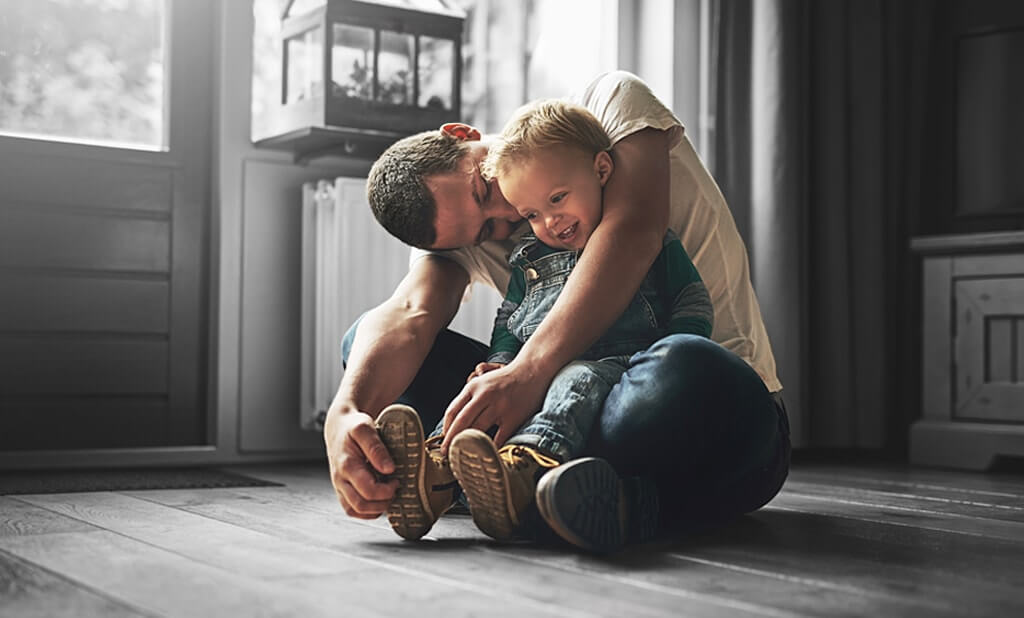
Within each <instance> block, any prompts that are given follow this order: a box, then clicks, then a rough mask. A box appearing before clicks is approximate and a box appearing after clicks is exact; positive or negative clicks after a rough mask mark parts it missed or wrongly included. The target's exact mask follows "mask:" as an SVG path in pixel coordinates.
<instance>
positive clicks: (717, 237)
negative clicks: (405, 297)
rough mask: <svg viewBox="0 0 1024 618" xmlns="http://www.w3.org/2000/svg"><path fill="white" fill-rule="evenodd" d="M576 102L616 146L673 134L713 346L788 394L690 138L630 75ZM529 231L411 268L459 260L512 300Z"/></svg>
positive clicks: (738, 242) (686, 226)
mask: <svg viewBox="0 0 1024 618" xmlns="http://www.w3.org/2000/svg"><path fill="white" fill-rule="evenodd" d="M570 99H571V100H572V101H573V102H575V103H578V104H580V105H583V106H584V107H586V108H587V109H589V110H590V112H591V113H592V114H594V116H596V117H597V119H598V120H599V121H601V124H602V126H604V128H605V130H606V131H607V132H608V135H609V137H611V140H612V144H614V143H616V142H617V141H619V140H621V139H622V138H624V137H626V136H628V135H630V134H632V133H635V132H637V131H640V130H642V129H645V128H648V127H651V128H655V129H661V130H666V131H669V132H670V134H671V142H670V144H671V150H670V151H669V165H670V171H671V195H670V201H671V203H670V205H669V209H670V210H669V227H671V228H672V230H673V231H674V232H675V233H676V235H677V236H679V239H680V240H681V241H682V243H683V247H685V248H686V252H687V253H688V254H689V255H690V259H691V260H693V263H694V264H695V265H696V266H697V271H698V272H700V276H701V279H703V280H704V285H705V286H706V287H707V289H708V293H709V294H710V295H711V303H712V304H713V305H714V308H715V324H714V330H713V331H712V333H711V338H712V340H714V341H716V342H718V343H719V344H721V345H722V346H724V347H725V348H727V349H729V350H731V351H732V352H734V353H735V354H736V355H738V356H740V357H741V358H743V359H744V360H746V361H747V362H748V363H749V364H750V365H751V366H752V367H753V368H754V370H755V371H757V373H758V374H759V375H760V376H761V379H762V380H764V383H765V385H766V386H767V387H768V390H769V391H772V392H776V391H780V390H782V384H781V383H780V382H779V379H778V377H777V376H776V375H775V357H774V356H773V355H772V348H771V344H770V343H769V341H768V334H767V333H766V332H765V328H764V321H763V320H762V319H761V308H760V306H759V305H758V303H757V296H756V295H755V294H754V288H753V286H752V285H751V283H750V268H749V264H748V260H747V248H746V246H745V245H744V244H743V239H742V238H741V237H740V235H739V232H738V231H737V229H736V223H735V222H734V221H733V218H732V213H730V212H729V207H728V206H727V205H726V203H725V198H724V197H723V196H722V193H721V191H720V190H719V189H718V185H717V184H715V181H714V179H713V178H711V175H710V174H709V173H708V171H707V169H706V168H705V167H704V164H703V162H701V160H700V157H699V156H698V155H697V153H696V151H694V149H693V146H692V145H691V144H690V140H689V139H688V138H687V137H686V135H685V134H684V132H683V125H682V123H680V122H679V119H678V118H676V117H675V115H674V114H673V113H672V111H671V110H669V109H668V108H667V107H665V105H664V104H663V103H662V102H661V101H659V100H658V98H657V97H655V96H654V94H653V93H652V92H651V90H650V88H648V87H647V84H645V83H644V82H643V81H642V80H641V79H640V78H638V77H637V76H635V75H633V74H631V73H627V72H625V71H614V72H611V73H605V74H604V75H601V76H599V77H597V78H596V79H595V80H594V81H593V82H591V83H590V85H589V86H587V88H586V89H585V90H584V91H583V92H582V93H580V94H578V95H576V96H573V97H570ZM644 206H646V204H637V207H644ZM529 229H530V226H529V225H528V224H526V223H523V224H522V225H521V226H520V227H519V228H518V229H517V230H516V233H515V234H513V235H512V237H511V238H509V239H508V240H504V241H486V242H484V243H481V244H480V245H478V246H475V247H466V248H463V249H454V250H449V251H437V252H433V251H422V250H419V249H413V251H412V254H411V255H410V258H409V262H410V264H411V263H412V262H413V261H415V260H416V259H419V258H420V257H422V256H424V255H427V254H436V255H440V256H443V257H446V258H449V259H452V260H455V261H456V262H457V263H459V264H460V265H462V267H463V268H465V269H466V272H468V273H469V277H470V282H471V284H472V283H483V284H485V285H489V286H491V287H493V288H495V289H496V290H498V292H499V293H500V294H502V295H504V294H505V290H506V289H507V288H508V281H509V277H510V272H511V267H510V266H509V265H508V256H509V253H510V252H511V250H512V247H513V246H514V245H515V243H516V240H518V238H519V236H521V235H522V234H523V233H525V232H526V231H528V230H529Z"/></svg>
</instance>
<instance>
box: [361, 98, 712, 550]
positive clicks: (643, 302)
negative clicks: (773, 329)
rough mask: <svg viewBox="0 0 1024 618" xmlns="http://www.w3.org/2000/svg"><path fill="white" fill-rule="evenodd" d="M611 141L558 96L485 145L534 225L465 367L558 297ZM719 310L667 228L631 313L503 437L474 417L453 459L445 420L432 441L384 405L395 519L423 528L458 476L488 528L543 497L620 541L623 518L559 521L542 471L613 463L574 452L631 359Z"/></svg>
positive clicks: (409, 418) (568, 532)
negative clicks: (609, 523)
mask: <svg viewBox="0 0 1024 618" xmlns="http://www.w3.org/2000/svg"><path fill="white" fill-rule="evenodd" d="M610 147H611V143H610V140H609V138H608V136H607V134H606V133H605V132H604V130H603V129H602V128H601V125H600V124H599V123H598V121H597V119H596V118H594V117H593V116H592V115H591V114H590V112H588V111H587V110H586V109H584V108H582V107H579V106H576V105H572V104H570V103H567V102H564V101H559V100H549V101H540V102H536V103H533V104H529V105H526V106H524V107H523V108H521V109H520V110H519V111H518V112H517V113H516V114H515V115H514V117H513V118H512V120H511V121H510V122H509V124H508V125H506V127H505V129H504V131H503V132H502V135H501V140H500V141H499V142H498V143H497V144H496V145H494V146H492V147H491V149H490V150H489V152H488V155H487V158H486V159H485V161H484V163H483V173H484V174H485V175H487V176H489V177H492V178H495V179H496V180H497V182H498V184H499V186H500V188H501V191H502V193H503V194H504V195H505V197H506V198H507V199H508V201H509V203H510V204H512V205H513V206H514V207H515V208H516V210H517V211H518V212H519V214H520V215H521V216H522V217H523V218H525V219H527V220H528V221H529V223H530V227H531V229H532V232H533V233H532V234H528V235H526V236H524V237H523V238H522V240H521V241H520V242H519V243H518V244H517V245H516V247H515V249H514V251H513V252H512V254H511V256H510V258H509V263H510V264H511V265H512V267H513V269H512V278H511V281H510V283H509V287H508V292H507V294H506V296H505V299H504V301H503V302H502V305H501V307H500V308H499V310H498V315H497V319H496V320H495V327H494V331H493V333H492V337H491V348H490V354H489V356H488V359H487V362H486V363H481V364H479V365H478V366H477V367H476V370H475V371H474V372H473V374H472V375H471V376H470V379H472V378H473V377H475V376H478V375H481V374H483V373H485V372H487V371H492V370H494V369H497V368H498V367H501V366H502V365H504V364H507V363H508V362H510V361H511V360H512V359H513V358H515V355H516V353H517V352H518V350H519V349H520V348H521V347H522V345H523V343H525V342H526V340H527V339H529V337H530V336H531V335H532V334H533V332H534V331H535V330H536V328H537V327H538V326H539V325H540V323H541V321H542V320H543V319H544V317H545V316H546V315H547V313H548V311H549V310H550V308H551V307H552V306H553V305H554V303H555V299H556V298H557V297H558V295H559V293H560V292H561V290H562V288H563V287H564V285H565V282H566V280H567V279H568V277H569V274H570V273H571V272H572V269H573V267H574V266H575V264H576V262H577V260H578V259H579V256H580V254H581V253H582V252H583V251H584V250H585V247H586V244H587V240H588V239H589V238H590V235H591V234H592V233H593V231H594V229H595V228H596V227H597V225H598V224H599V223H600V221H601V216H602V190H603V187H604V185H605V183H607V181H608V179H609V178H610V177H611V175H612V173H613V172H614V162H613V160H612V157H611V154H610ZM712 316H713V311H712V307H711V301H710V299H709V297H708V294H707V290H706V289H705V287H704V284H703V282H702V281H701V279H700V276H699V274H698V273H697V270H696V268H695V267H694V266H693V263H692V262H691V261H690V259H689V257H688V256H687V255H686V251H685V250H684V249H683V247H682V245H681V244H680V242H679V240H678V238H676V236H675V234H673V233H672V232H671V231H668V232H667V233H666V234H665V238H664V242H663V247H662V251H661V254H660V255H659V256H658V258H657V259H656V261H655V262H654V264H653V266H652V267H651V269H650V271H649V272H648V274H647V277H646V278H645V279H644V281H643V283H642V284H641V287H640V290H639V291H638V292H637V294H636V295H635V296H634V298H633V300H632V301H631V303H630V305H629V306H628V308H627V309H626V310H625V312H624V313H623V314H622V315H621V316H620V317H619V319H618V320H617V321H616V322H615V323H614V324H613V325H612V326H611V327H610V328H609V329H608V331H607V332H606V333H605V334H604V335H603V336H602V337H601V338H600V339H599V340H598V341H597V342H596V343H595V344H594V345H593V346H591V348H590V349H588V350H587V351H586V352H585V353H584V354H583V355H582V356H581V357H580V359H579V360H577V361H574V362H572V363H570V364H569V365H567V366H566V367H565V368H564V369H562V371H561V372H559V373H558V374H557V375H556V376H555V378H554V380H553V381H552V383H551V386H550V387H549V389H548V392H547V395H546V397H545V400H544V403H543V406H542V408H541V410H540V411H538V412H537V413H536V414H534V415H533V416H532V417H531V418H529V419H528V420H527V421H526V422H525V423H524V424H523V426H521V427H520V428H519V429H518V430H517V431H516V432H515V434H514V435H513V436H512V437H510V438H509V439H508V440H507V442H506V443H505V444H504V445H503V446H502V447H501V448H498V447H497V446H496V445H495V444H494V442H493V440H492V439H491V437H490V436H489V435H487V434H486V433H484V432H482V431H479V430H476V429H467V430H465V431H463V432H461V433H460V434H459V435H457V436H455V437H454V439H453V440H452V442H451V448H450V453H449V454H450V460H451V461H450V469H449V466H448V462H447V461H445V459H444V458H443V457H441V455H440V452H439V449H438V448H437V446H439V439H440V433H441V431H442V429H443V427H442V425H443V421H442V425H439V426H438V428H437V429H436V430H435V431H434V437H432V438H430V440H428V441H426V443H424V442H423V437H422V436H423V430H422V428H421V427H419V420H418V416H417V415H416V413H415V412H414V411H412V410H411V409H410V408H407V407H405V406H392V407H390V408H388V409H387V410H385V411H384V412H383V413H382V414H381V415H380V417H379V418H378V427H379V428H380V432H381V434H382V437H383V439H384V442H385V444H386V445H387V446H388V448H389V450H390V452H391V454H392V457H393V458H394V459H395V463H396V477H397V478H399V481H400V485H399V489H398V492H397V493H396V498H395V500H394V501H393V502H392V505H391V507H390V508H389V520H390V521H391V523H392V525H393V526H394V528H395V530H396V531H397V532H398V534H400V535H401V536H403V537H405V538H419V536H422V534H425V533H426V531H427V530H429V528H430V526H431V525H433V523H434V521H436V519H437V517H438V516H440V514H441V512H443V510H444V509H446V508H447V507H448V506H450V505H451V503H452V501H453V499H454V495H455V481H457V483H458V485H459V486H461V488H462V491H463V492H465V496H466V498H467V500H468V502H469V508H470V512H471V514H472V515H473V521H474V523H476V525H477V527H478V528H480V530H481V531H483V532H484V533H485V534H487V535H488V536H491V537H492V538H495V539H498V540H508V539H511V538H512V537H513V536H514V534H515V533H516V531H517V529H519V528H520V527H521V526H522V525H523V524H524V523H525V521H526V517H527V513H528V511H529V510H530V509H531V507H532V505H533V504H534V502H535V500H536V502H537V507H538V509H539V511H540V515H541V516H543V517H544V519H545V520H546V521H547V523H548V524H549V525H551V527H552V528H553V529H554V530H555V532H557V533H558V534H559V535H560V536H562V537H563V538H566V540H569V541H570V542H573V543H574V544H576V545H579V546H583V547H586V548H588V549H594V550H598V551H604V550H609V549H614V548H615V547H617V546H618V545H620V544H621V542H622V539H621V535H620V534H618V532H619V531H612V532H610V533H609V535H610V536H609V535H602V534H600V533H597V532H595V533H594V534H584V535H579V534H576V533H574V530H575V528H576V526H578V523H573V522H565V521H560V518H559V516H558V512H559V509H557V508H555V505H554V504H553V502H552V501H553V500H554V499H555V498H554V496H550V495H547V494H545V492H544V484H543V483H542V484H541V486H540V489H539V490H538V482H539V481H540V480H541V477H542V476H544V475H545V474H546V473H547V472H549V471H551V470H553V469H557V471H556V472H555V474H561V473H575V474H579V475H580V478H581V479H584V478H591V479H604V478H607V477H609V475H611V474H613V472H611V471H610V466H608V464H606V463H605V462H603V461H601V460H596V459H593V458H589V459H583V460H577V459H576V458H577V457H579V455H580V454H581V453H582V451H583V448H584V447H585V445H586V443H587V439H588V437H589V435H590V431H591V428H592V426H593V424H594V421H595V420H596V418H597V416H598V414H599V412H600V410H601V407H602V406H603V405H604V401H605V398H606V397H607V395H608V393H609V392H610V391H611V389H612V387H613V386H614V385H615V384H616V383H617V382H618V381H619V379H620V377H621V376H622V374H623V373H624V372H625V371H626V369H627V368H628V367H629V358H630V357H631V356H632V355H633V354H635V353H636V352H639V351H641V350H644V349H646V348H647V347H649V346H650V345H652V344H653V343H654V342H656V341H658V340H659V339H661V338H662V337H665V336H667V335H670V334H675V333H679V334H691V335H699V336H702V337H709V336H710V334H711V321H712ZM424 444H425V447H424V446H421V445H424ZM573 460H575V461H573ZM570 461H573V463H572V464H571V465H568V466H566V465H562V464H565V463H566V462H570ZM570 470H571V471H572V472H570ZM428 477H429V478H428ZM428 488H430V489H429V490H428ZM434 488H438V489H436V490H435V489H434ZM653 525H654V523H653V521H652V522H650V526H651V527H653ZM595 539H598V540H596V541H595Z"/></svg>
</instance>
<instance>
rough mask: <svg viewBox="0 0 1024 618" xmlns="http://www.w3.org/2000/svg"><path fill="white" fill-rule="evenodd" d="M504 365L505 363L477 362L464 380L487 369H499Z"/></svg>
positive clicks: (474, 376) (468, 379)
mask: <svg viewBox="0 0 1024 618" xmlns="http://www.w3.org/2000/svg"><path fill="white" fill-rule="evenodd" d="M504 366H505V363H478V364H477V366H476V369H474V370H473V373H471V374H469V377H468V378H466V382H469V381H470V380H472V379H473V378H476V377H479V376H482V375H484V374H485V373H487V372H488V371H494V370H495V369H501V368H502V367H504Z"/></svg>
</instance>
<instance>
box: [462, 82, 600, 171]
mask: <svg viewBox="0 0 1024 618" xmlns="http://www.w3.org/2000/svg"><path fill="white" fill-rule="evenodd" d="M552 146H570V147H575V148H579V149H581V150H583V151H585V152H587V153H588V154H592V155H596V154H597V153H599V152H601V151H605V150H610V149H611V147H612V143H611V139H609V137H608V134H607V133H606V132H605V130H604V128H603V127H601V123H600V122H598V120H597V118H595V117H594V115H593V114H591V113H590V112H589V111H588V110H587V109H586V108H585V107H582V106H580V105H575V104H573V103H569V102H568V101H564V100H561V99H541V100H538V101H533V102H531V103H527V104H526V105H524V106H522V107H520V108H519V109H518V110H516V112H515V113H514V114H513V115H512V119H511V120H509V121H508V123H507V124H506V125H505V128H504V129H502V131H501V138H500V139H499V140H498V142H497V143H495V144H492V145H491V147H490V148H489V149H488V151H487V157H485V158H484V162H483V164H482V165H481V171H482V173H483V174H484V176H485V177H487V178H496V177H497V176H498V175H499V174H501V173H504V172H506V171H508V169H509V168H510V167H511V166H513V165H517V164H520V163H522V162H523V161H524V160H525V159H527V158H528V157H531V156H533V155H535V154H536V153H537V152H538V151H539V150H541V149H544V148H550V147H552Z"/></svg>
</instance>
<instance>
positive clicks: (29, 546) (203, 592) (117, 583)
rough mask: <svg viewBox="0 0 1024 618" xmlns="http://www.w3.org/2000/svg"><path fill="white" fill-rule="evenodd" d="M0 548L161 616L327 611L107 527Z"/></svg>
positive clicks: (6, 542)
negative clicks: (96, 530) (103, 529)
mask: <svg viewBox="0 0 1024 618" xmlns="http://www.w3.org/2000/svg"><path fill="white" fill-rule="evenodd" d="M0 549H2V550H4V551H6V552H8V553H10V554H13V555H15V556H17V557H19V558H21V559H22V560H26V561H29V562H32V563H33V564H36V565H39V566H41V567H42V568H45V569H47V570H49V571H52V572H55V573H60V574H61V575H62V576H64V577H66V578H68V579H70V580H73V581H75V582H76V583H78V584H80V585H84V586H87V587H89V588H91V589H94V590H102V591H103V592H104V593H105V594H107V595H109V596H110V597H113V598H116V599H118V600H119V601H121V602H123V603H127V604H130V605H132V606H134V607H139V608H142V609H143V610H145V611H148V612H151V613H154V614H159V615H162V616H218V615H227V616H291V615H300V614H301V615H304V616H332V615H336V613H335V612H331V611H329V610H328V609H327V608H325V607H324V605H323V604H322V603H320V602H319V601H318V600H316V599H310V598H306V597H305V596H303V595H301V594H298V593H297V592H294V591H292V590H290V589H288V588H287V587H286V586H277V585H273V584H271V583H268V582H262V581H252V580H249V579H246V578H243V577H239V576H237V575H234V574H232V573H229V572H227V571H223V570H220V569H217V568H214V567H210V566H207V565H205V564H202V563H197V562H195V561H193V560H190V559H188V558H187V557H184V556H181V555H178V554H176V553H174V552H171V551H166V550H163V549H159V548H156V547H153V546H151V545H148V544H146V543H141V542H139V541H136V540H133V539H129V538H126V537H124V536H122V535H120V534H117V533H114V532H107V531H99V532H85V533H82V532H70V533H56V534H47V535H31V536H21V537H6V538H3V539H0Z"/></svg>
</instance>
